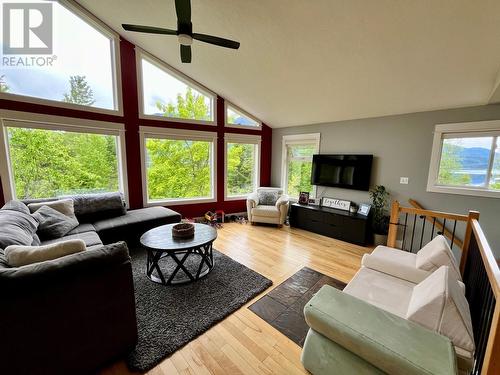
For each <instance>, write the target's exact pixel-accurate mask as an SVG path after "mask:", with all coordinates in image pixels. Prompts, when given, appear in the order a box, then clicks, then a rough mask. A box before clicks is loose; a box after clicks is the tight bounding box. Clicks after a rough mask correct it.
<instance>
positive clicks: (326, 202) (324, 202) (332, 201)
mask: <svg viewBox="0 0 500 375" xmlns="http://www.w3.org/2000/svg"><path fill="white" fill-rule="evenodd" d="M321 207H328V208H335V209H337V210H343V211H349V209H350V208H351V201H346V200H342V199H337V198H326V197H325V198H322V199H321Z"/></svg>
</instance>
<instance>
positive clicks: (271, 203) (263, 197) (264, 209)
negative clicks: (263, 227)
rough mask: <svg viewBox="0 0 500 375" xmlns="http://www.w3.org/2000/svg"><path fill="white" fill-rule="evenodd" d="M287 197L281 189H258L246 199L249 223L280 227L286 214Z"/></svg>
mask: <svg viewBox="0 0 500 375" xmlns="http://www.w3.org/2000/svg"><path fill="white" fill-rule="evenodd" d="M288 206H289V202H288V195H286V194H283V189H281V188H273V187H260V188H257V191H255V192H254V193H252V194H250V195H249V196H248V198H247V214H248V221H250V223H252V224H254V223H268V224H277V225H278V227H280V228H281V227H282V226H283V223H284V222H285V220H286V215H287V213H288Z"/></svg>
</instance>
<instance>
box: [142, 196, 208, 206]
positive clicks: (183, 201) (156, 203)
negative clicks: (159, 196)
mask: <svg viewBox="0 0 500 375" xmlns="http://www.w3.org/2000/svg"><path fill="white" fill-rule="evenodd" d="M214 202H217V199H215V198H193V199H165V200H157V201H147V202H146V204H145V207H155V206H180V205H185V204H197V203H214Z"/></svg>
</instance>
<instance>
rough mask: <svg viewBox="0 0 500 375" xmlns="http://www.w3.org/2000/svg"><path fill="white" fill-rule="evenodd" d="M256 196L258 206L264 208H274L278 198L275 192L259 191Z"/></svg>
mask: <svg viewBox="0 0 500 375" xmlns="http://www.w3.org/2000/svg"><path fill="white" fill-rule="evenodd" d="M257 196H258V197H259V204H260V205H264V206H274V205H275V204H276V201H277V200H278V198H279V196H278V192H277V191H276V190H259V191H258V192H257Z"/></svg>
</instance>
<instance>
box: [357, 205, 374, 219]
mask: <svg viewBox="0 0 500 375" xmlns="http://www.w3.org/2000/svg"><path fill="white" fill-rule="evenodd" d="M371 208H372V206H371V205H369V204H366V203H361V204H360V205H359V208H358V214H360V215H365V216H368V215H369V214H370V209H371Z"/></svg>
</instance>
